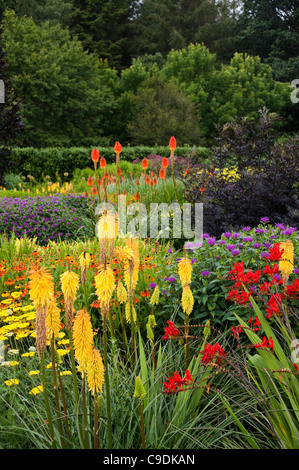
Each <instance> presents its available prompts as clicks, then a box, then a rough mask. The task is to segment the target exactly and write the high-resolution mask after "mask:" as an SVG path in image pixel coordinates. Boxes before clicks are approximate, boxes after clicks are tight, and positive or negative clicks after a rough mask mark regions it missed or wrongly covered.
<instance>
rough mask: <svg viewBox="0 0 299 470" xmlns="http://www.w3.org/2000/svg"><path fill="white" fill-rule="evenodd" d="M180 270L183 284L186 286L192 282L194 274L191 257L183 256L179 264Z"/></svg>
mask: <svg viewBox="0 0 299 470" xmlns="http://www.w3.org/2000/svg"><path fill="white" fill-rule="evenodd" d="M178 271H179V276H180V280H181V283H182V286H183V287H184V286H186V285H188V284H190V282H191V276H192V263H191V260H190V259H189V258H186V257H184V258H182V259H181V260H180V261H179V264H178Z"/></svg>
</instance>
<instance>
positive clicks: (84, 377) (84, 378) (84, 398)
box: [82, 374, 90, 449]
mask: <svg viewBox="0 0 299 470" xmlns="http://www.w3.org/2000/svg"><path fill="white" fill-rule="evenodd" d="M82 403H83V422H84V443H85V449H89V448H90V446H89V436H88V421H87V406H86V375H85V374H84V375H83V378H82Z"/></svg>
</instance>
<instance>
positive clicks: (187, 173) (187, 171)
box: [185, 166, 190, 176]
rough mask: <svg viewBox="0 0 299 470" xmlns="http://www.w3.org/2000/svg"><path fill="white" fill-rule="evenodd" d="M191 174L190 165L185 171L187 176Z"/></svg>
mask: <svg viewBox="0 0 299 470" xmlns="http://www.w3.org/2000/svg"><path fill="white" fill-rule="evenodd" d="M189 174H190V170H189V166H188V168H187V170H186V171H185V176H187V175H189Z"/></svg>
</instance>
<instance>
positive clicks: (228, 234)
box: [223, 232, 233, 238]
mask: <svg viewBox="0 0 299 470" xmlns="http://www.w3.org/2000/svg"><path fill="white" fill-rule="evenodd" d="M232 235H233V234H232V233H231V232H225V233H224V234H223V236H224V237H225V238H230V237H232Z"/></svg>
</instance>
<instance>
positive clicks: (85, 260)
mask: <svg viewBox="0 0 299 470" xmlns="http://www.w3.org/2000/svg"><path fill="white" fill-rule="evenodd" d="M90 260H91V258H90V254H89V253H86V251H83V252H82V253H81V255H80V256H79V263H80V266H81V282H82V284H83V285H84V284H85V283H86V280H87V269H88V268H89V265H90Z"/></svg>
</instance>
